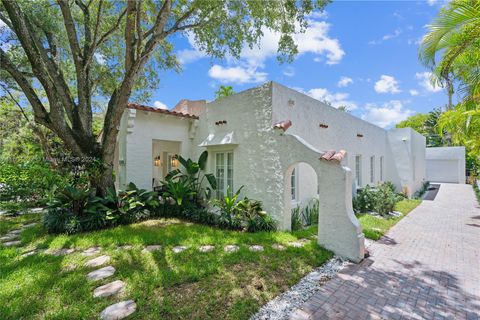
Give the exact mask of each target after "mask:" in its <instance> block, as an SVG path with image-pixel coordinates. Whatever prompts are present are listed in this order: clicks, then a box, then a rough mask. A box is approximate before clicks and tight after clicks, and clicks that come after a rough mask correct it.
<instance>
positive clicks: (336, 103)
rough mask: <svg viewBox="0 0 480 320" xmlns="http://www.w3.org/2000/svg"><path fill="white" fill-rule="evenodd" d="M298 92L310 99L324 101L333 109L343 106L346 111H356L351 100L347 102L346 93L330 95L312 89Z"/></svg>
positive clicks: (323, 91) (355, 106)
mask: <svg viewBox="0 0 480 320" xmlns="http://www.w3.org/2000/svg"><path fill="white" fill-rule="evenodd" d="M296 90H299V89H298V88H297V89H296ZM299 91H301V92H304V93H305V94H307V95H309V96H310V97H312V98H314V99H317V100H320V101H322V102H323V101H326V102H328V103H330V104H331V105H332V106H333V107H335V108H338V107H340V106H345V107H347V110H355V109H357V104H356V103H355V102H353V101H351V100H348V98H349V94H348V93H344V92H337V93H331V92H329V91H328V90H327V89H325V88H313V89H310V90H309V91H307V92H305V91H303V90H301V89H300V90H299Z"/></svg>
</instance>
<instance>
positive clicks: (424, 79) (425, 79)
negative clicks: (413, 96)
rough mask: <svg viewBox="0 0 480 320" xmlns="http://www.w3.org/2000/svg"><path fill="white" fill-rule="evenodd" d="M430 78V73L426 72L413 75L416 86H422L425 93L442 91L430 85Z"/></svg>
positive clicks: (440, 88) (436, 86)
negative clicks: (416, 82) (416, 81)
mask: <svg viewBox="0 0 480 320" xmlns="http://www.w3.org/2000/svg"><path fill="white" fill-rule="evenodd" d="M431 77H432V73H431V72H428V71H426V72H417V73H415V78H416V79H417V80H418V84H419V85H420V86H422V87H423V88H424V89H425V90H426V91H428V92H439V91H442V90H443V88H442V87H440V86H438V85H435V84H432V82H431V81H430V79H431Z"/></svg>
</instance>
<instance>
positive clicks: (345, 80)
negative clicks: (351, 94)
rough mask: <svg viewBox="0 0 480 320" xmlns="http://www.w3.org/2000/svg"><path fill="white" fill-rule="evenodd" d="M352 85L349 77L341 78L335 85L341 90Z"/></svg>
mask: <svg viewBox="0 0 480 320" xmlns="http://www.w3.org/2000/svg"><path fill="white" fill-rule="evenodd" d="M352 83H353V79H352V78H349V77H341V78H340V80H339V81H338V83H337V86H338V87H340V88H342V87H347V86H348V85H349V84H352Z"/></svg>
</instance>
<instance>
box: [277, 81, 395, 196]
mask: <svg viewBox="0 0 480 320" xmlns="http://www.w3.org/2000/svg"><path fill="white" fill-rule="evenodd" d="M272 93H273V98H272V104H273V114H272V119H273V123H276V122H279V121H283V120H291V121H292V126H291V127H290V128H289V129H288V133H289V134H294V135H298V136H300V137H302V139H305V140H306V141H307V142H308V143H309V144H311V145H312V146H314V147H315V148H316V149H318V150H323V151H325V150H341V149H344V150H345V151H347V157H345V159H344V161H343V162H342V164H343V165H345V166H348V167H349V168H351V171H352V180H353V181H355V156H357V155H359V156H361V170H360V171H361V178H360V180H361V184H360V186H365V185H366V184H370V185H372V184H373V185H375V184H377V183H378V182H379V181H380V180H381V179H380V157H384V168H383V179H382V180H383V181H387V180H388V181H392V182H394V183H395V184H398V185H400V181H399V178H398V175H396V174H395V170H391V168H388V167H389V166H392V161H393V160H392V159H391V152H390V150H389V146H388V141H387V131H385V130H384V129H382V128H380V127H377V126H375V125H373V124H371V123H368V122H366V121H363V120H361V119H359V118H357V117H354V116H353V115H351V114H349V113H348V112H344V111H341V110H338V109H336V108H333V107H330V106H328V105H326V104H324V103H322V102H320V101H318V100H315V99H313V98H311V97H309V96H307V95H305V94H303V93H301V92H297V91H295V90H293V89H290V88H287V87H284V86H282V85H280V84H277V83H273V84H272ZM320 124H322V125H326V126H328V128H321V127H320ZM358 134H360V135H362V137H359V136H357V135H358ZM372 156H373V157H374V177H373V182H372V181H371V176H370V157H372ZM303 172H304V173H305V174H302V170H300V184H302V183H301V181H302V180H309V179H311V172H310V170H303ZM319 179H320V180H321V179H322V177H319ZM352 190H353V187H352ZM307 195H308V196H310V195H311V192H309V193H307ZM300 198H302V197H300ZM302 200H304V199H302Z"/></svg>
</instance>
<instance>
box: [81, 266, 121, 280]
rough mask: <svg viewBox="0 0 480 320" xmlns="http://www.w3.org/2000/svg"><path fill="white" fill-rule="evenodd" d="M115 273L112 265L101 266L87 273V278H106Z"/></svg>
mask: <svg viewBox="0 0 480 320" xmlns="http://www.w3.org/2000/svg"><path fill="white" fill-rule="evenodd" d="M114 273H115V268H114V267H112V266H108V267H103V268H101V269H98V270H95V271H92V272H90V273H89V274H87V278H88V280H92V281H97V280H102V279H105V278H108V277H110V276H112V275H113V274H114Z"/></svg>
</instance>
